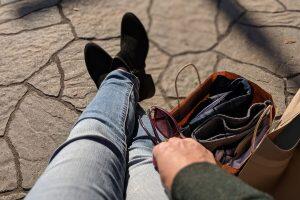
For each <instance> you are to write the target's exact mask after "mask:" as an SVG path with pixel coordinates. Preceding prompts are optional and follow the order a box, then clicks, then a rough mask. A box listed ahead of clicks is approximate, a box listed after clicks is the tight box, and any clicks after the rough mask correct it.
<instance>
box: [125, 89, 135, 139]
mask: <svg viewBox="0 0 300 200" xmlns="http://www.w3.org/2000/svg"><path fill="white" fill-rule="evenodd" d="M133 88H134V85H133V84H131V88H130V89H129V90H128V91H127V93H126V95H127V98H126V101H125V103H124V107H123V111H122V115H123V116H124V119H123V126H122V127H123V129H124V130H123V131H124V133H125V134H126V133H127V131H128V130H126V129H128V128H127V126H126V123H127V117H128V111H129V102H130V96H131V94H132V91H133ZM123 116H122V117H123Z"/></svg>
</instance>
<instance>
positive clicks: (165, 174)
mask: <svg viewBox="0 0 300 200" xmlns="http://www.w3.org/2000/svg"><path fill="white" fill-rule="evenodd" d="M197 162H208V163H211V164H216V161H215V159H214V156H213V154H212V153H211V152H210V151H209V150H207V149H206V148H205V147H204V146H202V145H201V144H199V143H198V142H197V141H195V140H193V139H191V138H187V139H179V138H171V139H169V140H168V141H167V142H162V143H160V144H158V145H157V146H155V147H154V148H153V163H154V164H155V166H156V167H157V169H158V171H159V174H160V177H161V180H162V182H163V183H164V185H165V186H166V187H167V188H168V189H169V190H171V186H172V183H173V180H174V178H175V176H176V174H177V173H178V172H179V171H180V170H181V169H183V168H184V167H186V166H188V165H190V164H192V163H197Z"/></svg>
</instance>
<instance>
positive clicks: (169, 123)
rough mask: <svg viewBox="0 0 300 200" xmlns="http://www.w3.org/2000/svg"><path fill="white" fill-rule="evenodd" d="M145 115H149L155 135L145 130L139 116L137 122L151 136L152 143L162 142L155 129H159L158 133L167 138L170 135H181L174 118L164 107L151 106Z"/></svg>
mask: <svg viewBox="0 0 300 200" xmlns="http://www.w3.org/2000/svg"><path fill="white" fill-rule="evenodd" d="M147 115H148V117H149V120H150V124H151V126H152V129H153V133H154V136H155V137H153V136H152V135H151V134H150V132H149V131H148V130H147V128H146V126H145V124H144V123H143V121H142V119H141V117H139V122H140V124H141V126H142V127H143V129H144V130H145V132H146V133H147V135H148V136H149V137H150V138H151V140H152V142H153V144H154V145H157V144H159V143H161V142H162V139H161V138H160V137H159V134H158V132H157V131H159V133H160V134H161V135H163V136H164V137H165V138H166V139H169V138H171V137H181V134H180V128H179V126H178V125H177V122H176V120H175V119H174V118H173V117H172V116H171V115H170V114H169V113H168V112H167V111H165V110H164V109H162V108H159V107H156V106H153V107H151V108H150V109H149V110H148V111H147Z"/></svg>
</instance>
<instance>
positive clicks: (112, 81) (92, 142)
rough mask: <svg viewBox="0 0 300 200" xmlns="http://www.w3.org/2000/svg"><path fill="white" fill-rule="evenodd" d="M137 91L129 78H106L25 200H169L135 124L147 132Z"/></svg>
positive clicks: (118, 72)
mask: <svg viewBox="0 0 300 200" xmlns="http://www.w3.org/2000/svg"><path fill="white" fill-rule="evenodd" d="M138 89H139V82H138V79H137V78H136V77H135V76H133V75H132V74H130V73H127V72H124V71H121V70H115V71H113V72H111V73H110V74H109V75H108V76H107V77H106V79H105V80H104V81H103V83H102V85H101V87H100V89H99V91H98V92H97V95H96V97H95V98H94V99H93V101H92V102H91V103H90V104H89V105H88V106H87V108H86V109H85V111H84V112H83V113H82V115H81V116H80V118H79V119H78V121H77V122H76V123H75V125H74V127H73V129H72V131H71V133H70V135H69V137H68V139H67V140H66V142H65V143H64V144H62V145H61V146H60V147H59V148H58V149H57V150H56V151H55V152H54V154H53V156H52V157H51V159H50V163H49V165H48V167H47V168H46V170H45V172H44V173H43V174H42V176H41V177H40V178H39V179H38V181H37V182H36V184H35V185H34V187H33V188H32V189H31V190H30V192H29V194H28V195H27V196H26V199H27V200H29V199H36V200H50V199H51V200H52V199H55V200H60V199H64V200H65V199H72V200H73V199H87V200H90V199H97V200H99V199H118V200H119V199H155V200H159V199H168V197H167V195H166V192H165V189H164V187H163V186H162V183H161V181H160V177H159V174H158V172H157V171H156V170H155V169H154V166H153V164H152V148H153V143H152V141H151V139H150V138H149V137H148V136H147V134H146V133H145V132H144V130H143V129H142V127H141V126H140V125H139V123H138V122H137V117H138V116H141V117H142V120H143V122H144V124H145V125H146V126H147V127H148V129H149V131H150V132H152V129H151V126H150V121H149V119H148V118H147V116H146V115H145V112H144V111H143V109H141V108H140V106H139V105H138V104H137V99H138Z"/></svg>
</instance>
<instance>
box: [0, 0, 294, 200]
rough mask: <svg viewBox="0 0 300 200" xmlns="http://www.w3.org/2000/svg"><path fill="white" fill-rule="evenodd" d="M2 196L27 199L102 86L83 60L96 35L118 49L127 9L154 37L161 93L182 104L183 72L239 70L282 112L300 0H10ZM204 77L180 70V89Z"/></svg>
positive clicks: (152, 55) (0, 7) (2, 28)
mask: <svg viewBox="0 0 300 200" xmlns="http://www.w3.org/2000/svg"><path fill="white" fill-rule="evenodd" d="M0 2H1V4H0V46H1V51H0V72H1V73H0V105H1V106H0V200H4V199H5V200H7V199H22V198H23V197H24V196H25V194H26V192H28V191H29V189H30V188H31V187H32V185H33V184H34V182H35V181H36V179H37V177H38V176H39V175H40V174H41V173H42V171H43V170H44V168H45V166H46V164H47V159H48V158H49V156H50V154H51V152H53V150H54V149H55V148H56V147H57V146H58V145H59V144H60V143H62V142H63V141H64V140H65V138H66V137H67V135H68V133H69V130H70V127H71V126H72V123H73V122H74V121H75V120H76V118H77V117H78V115H79V114H80V113H81V111H82V110H83V109H84V108H85V106H86V105H87V103H88V102H89V101H90V100H91V98H92V97H93V96H94V95H95V92H96V88H95V87H94V85H93V82H92V81H91V80H90V78H89V76H88V74H87V72H86V69H85V65H84V61H83V47H84V45H85V44H86V43H87V42H89V41H93V42H96V43H98V44H100V45H101V46H102V47H104V49H106V50H107V51H109V53H111V54H112V55H115V54H116V53H117V52H118V50H119V47H118V45H119V27H120V22H121V17H122V15H123V14H124V13H125V12H126V11H132V12H134V13H136V14H137V15H138V16H139V17H140V19H141V20H142V21H143V23H144V24H145V26H146V28H147V30H148V33H149V37H150V52H149V57H148V59H147V70H148V72H149V73H152V74H153V76H154V78H155V82H156V86H157V92H156V95H155V96H154V97H153V98H152V99H150V100H147V101H145V102H143V103H142V105H143V106H144V107H149V106H150V105H154V104H155V105H159V106H163V107H165V108H167V109H170V108H172V107H173V106H174V105H176V95H175V90H174V79H175V76H176V73H177V71H178V70H179V69H180V67H181V66H183V65H185V64H187V63H194V64H195V65H196V66H197V68H198V69H199V72H200V75H201V79H202V80H204V79H205V78H206V77H207V76H208V75H209V74H210V73H212V72H214V71H217V70H227V71H232V72H235V73H238V74H240V75H242V76H245V77H246V78H248V79H250V80H252V81H254V82H256V83H257V84H259V85H260V86H261V87H262V88H264V89H265V90H267V91H269V92H270V93H271V94H272V95H273V97H274V100H275V102H276V106H277V111H278V112H277V119H278V118H279V116H280V115H281V114H282V112H283V111H284V109H285V108H286V105H287V104H288V102H289V101H290V99H291V98H292V96H293V95H294V94H295V92H296V90H297V89H298V88H299V85H300V54H299V52H300V1H297V0H252V1H249V0H236V1H235V0H189V1H184V0H173V1H161V0H122V1H118V0H72V1H71V0H65V1H62V2H61V1H59V0H0ZM196 84H197V79H196V75H195V73H194V71H192V69H187V70H186V71H185V72H183V73H182V75H181V76H180V78H179V93H180V97H181V98H182V97H184V96H186V95H187V94H188V93H189V92H190V91H191V90H192V89H193V87H194V86H195V85H196Z"/></svg>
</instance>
